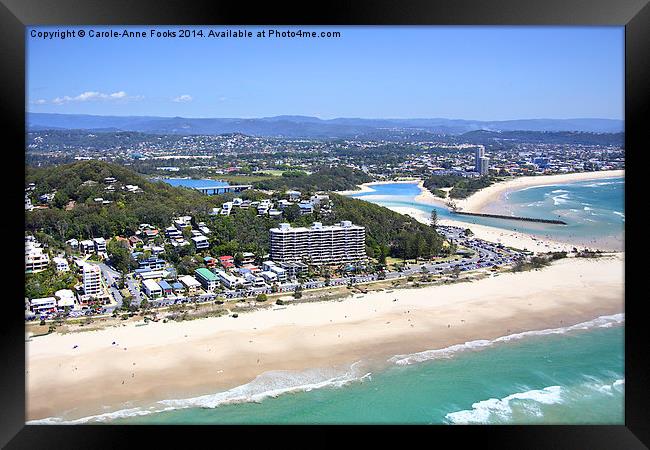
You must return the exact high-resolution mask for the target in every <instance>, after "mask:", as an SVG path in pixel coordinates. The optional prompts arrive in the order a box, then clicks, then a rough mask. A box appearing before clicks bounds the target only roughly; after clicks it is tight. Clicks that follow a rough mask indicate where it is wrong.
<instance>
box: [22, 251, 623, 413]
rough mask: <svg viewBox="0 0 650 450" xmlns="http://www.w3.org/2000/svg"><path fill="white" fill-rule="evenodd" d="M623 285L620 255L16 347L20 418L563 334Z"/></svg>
mask: <svg viewBox="0 0 650 450" xmlns="http://www.w3.org/2000/svg"><path fill="white" fill-rule="evenodd" d="M623 285H624V283H623V256H622V254H618V255H616V256H610V257H603V258H598V259H581V258H580V259H579V258H568V259H564V260H560V261H557V262H555V263H554V264H553V265H552V266H550V267H547V268H545V269H543V270H540V271H533V272H527V273H518V274H513V273H504V274H500V275H498V276H495V277H489V278H486V279H483V280H480V281H475V282H471V283H458V284H450V285H443V286H431V287H425V288H419V289H396V290H394V291H392V292H386V291H383V292H371V293H368V294H367V295H365V296H364V297H363V298H358V297H353V298H348V299H345V300H343V301H338V302H319V303H304V304H297V305H289V306H288V307H287V308H284V309H282V310H275V309H267V310H259V311H255V312H251V313H247V314H240V316H239V318H237V319H233V318H231V317H215V318H208V319H200V320H194V321H189V322H181V323H175V322H174V323H171V322H170V323H162V322H158V323H151V324H149V325H147V326H142V327H136V326H134V325H127V326H118V327H114V328H107V329H102V330H98V331H88V332H81V333H70V334H65V335H61V334H52V335H47V336H42V337H36V338H32V339H31V340H30V341H29V342H28V343H27V344H26V345H27V349H26V350H27V371H28V373H27V374H26V381H27V419H28V420H33V419H41V418H45V417H53V416H56V417H66V418H78V417H85V416H88V415H92V414H98V413H104V412H107V411H114V410H119V409H123V408H125V407H132V406H135V405H140V404H148V403H151V402H154V401H158V400H163V399H174V398H189V397H194V396H197V395H203V394H209V393H215V392H220V391H224V390H227V389H230V388H232V387H235V386H239V385H242V384H245V383H248V382H250V381H251V380H253V379H254V378H255V377H256V376H258V375H259V374H261V373H264V372H268V371H273V370H295V371H301V370H305V369H310V368H330V367H338V366H346V365H347V366H349V365H350V364H352V363H354V362H356V361H359V360H375V361H386V360H387V359H388V358H390V357H391V356H393V355H396V354H407V353H413V352H419V351H424V350H428V349H437V348H444V347H447V346H449V345H453V344H458V343H464V342H466V341H470V340H474V339H492V338H495V337H498V336H503V335H506V334H511V333H517V332H522V331H526V330H537V329H546V328H555V327H558V326H566V325H569V324H572V323H578V322H583V321H585V320H590V319H592V318H594V317H597V316H600V315H609V314H616V313H620V312H622V311H623ZM395 299H397V301H394V300H395ZM113 342H115V344H113ZM75 345H77V346H78V347H77V348H74V346H75Z"/></svg>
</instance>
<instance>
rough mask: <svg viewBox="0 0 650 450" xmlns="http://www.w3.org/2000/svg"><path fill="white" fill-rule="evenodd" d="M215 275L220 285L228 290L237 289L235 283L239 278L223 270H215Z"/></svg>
mask: <svg viewBox="0 0 650 450" xmlns="http://www.w3.org/2000/svg"><path fill="white" fill-rule="evenodd" d="M215 274H216V276H217V278H218V279H219V281H220V282H221V284H223V285H224V286H225V287H227V288H228V289H235V288H236V287H237V281H238V280H239V278H237V277H236V276H234V275H231V274H229V273H226V272H224V271H223V270H216V271H215Z"/></svg>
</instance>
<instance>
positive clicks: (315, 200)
mask: <svg viewBox="0 0 650 450" xmlns="http://www.w3.org/2000/svg"><path fill="white" fill-rule="evenodd" d="M329 199H330V196H329V195H327V194H314V195H312V196H311V197H309V202H310V203H311V204H312V205H320V204H321V203H322V202H323V201H325V200H329Z"/></svg>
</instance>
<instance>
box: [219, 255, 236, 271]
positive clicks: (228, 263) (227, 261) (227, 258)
mask: <svg viewBox="0 0 650 450" xmlns="http://www.w3.org/2000/svg"><path fill="white" fill-rule="evenodd" d="M219 262H220V263H221V266H222V267H223V268H224V269H230V268H232V267H235V258H234V257H232V256H231V255H224V256H220V257H219Z"/></svg>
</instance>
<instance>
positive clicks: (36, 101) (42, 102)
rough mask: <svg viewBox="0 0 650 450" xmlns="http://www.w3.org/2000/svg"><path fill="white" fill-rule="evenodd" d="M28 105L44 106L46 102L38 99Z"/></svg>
mask: <svg viewBox="0 0 650 450" xmlns="http://www.w3.org/2000/svg"><path fill="white" fill-rule="evenodd" d="M30 103H32V104H34V105H44V104H46V103H47V101H46V100H45V99H44V98H39V99H38V100H32V101H31V102H30Z"/></svg>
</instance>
